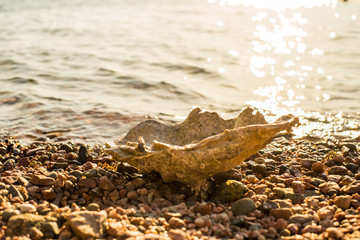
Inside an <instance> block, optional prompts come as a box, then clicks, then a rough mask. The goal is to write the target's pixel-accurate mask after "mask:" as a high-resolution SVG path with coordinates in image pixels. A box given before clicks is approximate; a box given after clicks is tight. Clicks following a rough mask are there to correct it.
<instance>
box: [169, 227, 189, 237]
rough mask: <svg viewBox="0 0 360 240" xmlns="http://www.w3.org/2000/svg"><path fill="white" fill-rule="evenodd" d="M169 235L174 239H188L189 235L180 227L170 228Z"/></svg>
mask: <svg viewBox="0 0 360 240" xmlns="http://www.w3.org/2000/svg"><path fill="white" fill-rule="evenodd" d="M168 234H169V237H170V238H171V239H173V240H185V239H187V235H186V233H185V232H184V231H181V230H180V229H170V230H169V232H168Z"/></svg>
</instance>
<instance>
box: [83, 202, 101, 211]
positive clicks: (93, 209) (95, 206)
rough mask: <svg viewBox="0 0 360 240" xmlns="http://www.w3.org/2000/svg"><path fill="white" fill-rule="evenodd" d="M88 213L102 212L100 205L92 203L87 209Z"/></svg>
mask: <svg viewBox="0 0 360 240" xmlns="http://www.w3.org/2000/svg"><path fill="white" fill-rule="evenodd" d="M86 209H87V210H88V211H94V212H98V211H100V207H99V204H97V203H90V204H89V205H88V206H87V208H86Z"/></svg>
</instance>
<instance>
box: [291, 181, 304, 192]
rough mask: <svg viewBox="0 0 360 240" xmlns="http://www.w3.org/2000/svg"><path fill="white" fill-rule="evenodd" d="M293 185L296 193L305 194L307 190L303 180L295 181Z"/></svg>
mask: <svg viewBox="0 0 360 240" xmlns="http://www.w3.org/2000/svg"><path fill="white" fill-rule="evenodd" d="M291 186H292V188H293V190H294V193H300V194H304V192H305V185H304V184H303V183H302V182H301V181H293V182H292V183H291Z"/></svg>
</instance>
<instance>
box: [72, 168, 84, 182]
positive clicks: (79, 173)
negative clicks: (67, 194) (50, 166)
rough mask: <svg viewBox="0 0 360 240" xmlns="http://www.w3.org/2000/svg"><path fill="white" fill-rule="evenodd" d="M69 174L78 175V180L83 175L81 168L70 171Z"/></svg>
mask: <svg viewBox="0 0 360 240" xmlns="http://www.w3.org/2000/svg"><path fill="white" fill-rule="evenodd" d="M69 175H71V176H74V177H76V179H77V180H80V179H81V177H82V172H81V171H79V170H74V171H71V172H69Z"/></svg>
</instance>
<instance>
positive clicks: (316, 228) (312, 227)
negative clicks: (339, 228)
mask: <svg viewBox="0 0 360 240" xmlns="http://www.w3.org/2000/svg"><path fill="white" fill-rule="evenodd" d="M322 231H323V229H322V227H321V226H318V225H307V226H305V227H304V229H303V233H307V232H309V233H321V232H322Z"/></svg>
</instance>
